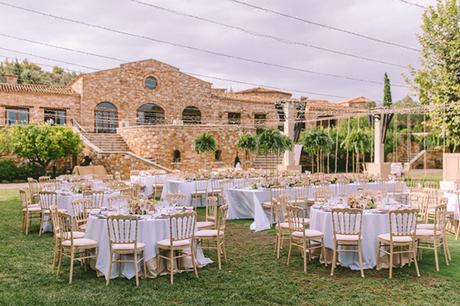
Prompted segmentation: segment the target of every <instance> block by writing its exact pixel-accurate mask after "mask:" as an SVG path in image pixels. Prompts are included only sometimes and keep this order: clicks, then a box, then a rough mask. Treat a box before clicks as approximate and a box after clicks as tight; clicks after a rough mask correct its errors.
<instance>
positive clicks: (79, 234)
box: [57, 231, 85, 239]
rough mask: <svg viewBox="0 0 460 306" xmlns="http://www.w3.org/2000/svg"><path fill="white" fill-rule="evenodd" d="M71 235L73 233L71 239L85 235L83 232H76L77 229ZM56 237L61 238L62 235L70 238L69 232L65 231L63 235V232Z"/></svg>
mask: <svg viewBox="0 0 460 306" xmlns="http://www.w3.org/2000/svg"><path fill="white" fill-rule="evenodd" d="M72 235H73V239H78V238H83V237H85V233H84V232H78V231H73V232H72ZM57 237H58V238H62V237H66V238H70V232H66V233H64V235H63V234H58V235H57Z"/></svg>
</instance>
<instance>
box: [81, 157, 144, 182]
mask: <svg viewBox="0 0 460 306" xmlns="http://www.w3.org/2000/svg"><path fill="white" fill-rule="evenodd" d="M89 156H90V157H91V159H92V160H93V165H101V166H104V168H105V170H106V171H107V173H108V174H112V175H114V174H115V173H117V172H118V173H120V175H121V177H122V179H125V180H126V179H129V177H130V172H131V170H149V169H152V166H150V165H149V164H147V163H145V162H143V161H141V160H139V159H137V158H134V157H132V156H130V155H128V154H124V153H96V152H94V151H89Z"/></svg>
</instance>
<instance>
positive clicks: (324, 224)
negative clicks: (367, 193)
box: [310, 207, 390, 270]
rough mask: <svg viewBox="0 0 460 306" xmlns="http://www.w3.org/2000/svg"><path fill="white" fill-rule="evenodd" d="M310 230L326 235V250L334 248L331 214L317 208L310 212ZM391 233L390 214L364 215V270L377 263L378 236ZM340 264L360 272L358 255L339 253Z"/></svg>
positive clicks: (366, 213) (365, 213)
mask: <svg viewBox="0 0 460 306" xmlns="http://www.w3.org/2000/svg"><path fill="white" fill-rule="evenodd" d="M310 229H314V230H318V231H321V232H323V233H324V244H325V247H326V248H329V249H333V248H334V232H333V228H332V214H331V212H327V211H323V210H320V209H317V208H313V207H312V209H311V210H310ZM389 231H390V222H389V218H388V213H382V214H381V213H368V212H364V214H363V223H362V234H363V240H362V251H363V268H364V269H372V268H374V267H375V266H376V263H377V243H378V239H377V236H378V235H380V234H384V233H388V232H389ZM338 262H339V263H340V264H341V265H342V266H344V267H348V268H350V269H352V270H359V261H358V254H357V253H351V252H350V253H348V252H339V257H338Z"/></svg>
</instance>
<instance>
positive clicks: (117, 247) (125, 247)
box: [112, 242, 145, 251]
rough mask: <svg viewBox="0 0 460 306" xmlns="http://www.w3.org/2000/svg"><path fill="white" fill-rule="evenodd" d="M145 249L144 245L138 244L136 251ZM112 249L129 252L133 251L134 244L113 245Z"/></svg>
mask: <svg viewBox="0 0 460 306" xmlns="http://www.w3.org/2000/svg"><path fill="white" fill-rule="evenodd" d="M144 247H145V243H142V242H138V243H137V249H138V250H142V249H143V248H144ZM112 249H114V250H116V251H131V250H134V243H114V244H112Z"/></svg>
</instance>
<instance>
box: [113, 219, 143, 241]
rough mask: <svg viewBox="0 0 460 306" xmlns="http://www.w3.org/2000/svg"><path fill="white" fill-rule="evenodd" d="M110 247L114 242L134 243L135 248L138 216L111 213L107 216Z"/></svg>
mask: <svg viewBox="0 0 460 306" xmlns="http://www.w3.org/2000/svg"><path fill="white" fill-rule="evenodd" d="M107 229H108V234H109V241H110V248H112V246H113V245H114V244H134V247H135V248H137V242H138V229H139V217H138V216H131V215H112V216H108V217H107Z"/></svg>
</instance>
